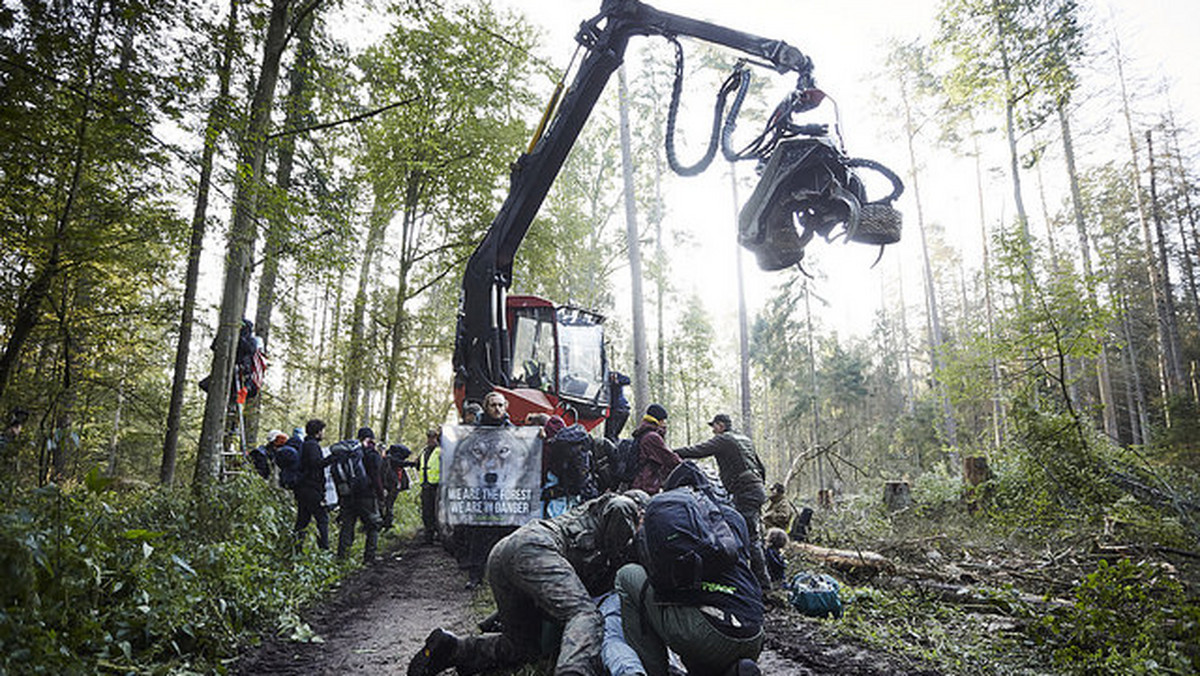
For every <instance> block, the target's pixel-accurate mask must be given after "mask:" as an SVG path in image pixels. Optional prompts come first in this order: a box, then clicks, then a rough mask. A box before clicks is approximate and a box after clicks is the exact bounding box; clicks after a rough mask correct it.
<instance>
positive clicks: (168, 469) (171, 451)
mask: <svg viewBox="0 0 1200 676" xmlns="http://www.w3.org/2000/svg"><path fill="white" fill-rule="evenodd" d="M237 26H238V0H230V2H229V16H228V17H227V19H226V24H225V31H224V35H223V36H222V40H221V44H222V48H221V57H220V61H219V62H218V65H217V95H216V97H215V98H214V99H213V102H212V105H211V106H210V107H209V111H208V121H207V123H206V125H205V128H204V146H203V148H202V150H201V151H200V176H199V179H198V180H197V182H196V203H195V206H194V207H193V209H192V228H191V238H190V240H189V243H188V257H187V271H186V272H185V273H184V282H183V284H184V287H183V303H182V308H181V309H180V317H179V340H178V342H177V343H176V345H175V369H174V371H173V374H174V375H173V377H172V378H171V398H170V403H169V405H168V408H167V430H166V434H165V435H164V436H163V447H162V463H161V465H160V469H159V475H158V480H159V482H161V483H162V484H164V485H170V484H171V483H173V482H174V481H175V464H176V458H177V457H178V455H179V427H180V421H181V419H182V417H183V395H184V389H185V388H186V387H187V383H188V379H187V367H188V357H189V355H190V354H191V346H192V328H193V320H194V318H195V314H196V290H197V288H198V287H199V283H200V255H201V254H202V253H203V251H204V235H205V232H206V231H207V230H208V198H209V192H210V191H211V190H212V174H213V163H214V159H215V157H216V154H217V145H218V142H219V141H220V137H221V134H222V132H223V131H225V129H226V128H227V127H228V124H229V119H228V117H229V106H230V97H229V82H230V79H231V78H230V74H231V72H232V69H233V56H234V52H235V51H236V50H237V46H238V30H237Z"/></svg>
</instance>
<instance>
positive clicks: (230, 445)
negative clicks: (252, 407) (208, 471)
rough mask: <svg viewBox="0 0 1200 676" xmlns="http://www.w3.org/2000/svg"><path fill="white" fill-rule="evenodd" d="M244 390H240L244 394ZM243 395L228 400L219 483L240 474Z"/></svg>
mask: <svg viewBox="0 0 1200 676" xmlns="http://www.w3.org/2000/svg"><path fill="white" fill-rule="evenodd" d="M244 391H245V390H242V392H244ZM245 401H246V400H245V395H244V394H243V393H239V394H238V396H236V397H231V398H230V399H229V407H228V408H227V409H225V436H224V437H223V438H222V440H221V469H220V472H221V473H220V476H221V481H224V480H225V479H227V478H229V477H231V476H236V475H238V474H241V473H242V471H243V469H244V466H245V463H244V460H245V457H246V415H245Z"/></svg>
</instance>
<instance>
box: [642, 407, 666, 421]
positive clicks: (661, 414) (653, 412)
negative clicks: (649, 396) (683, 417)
mask: <svg viewBox="0 0 1200 676" xmlns="http://www.w3.org/2000/svg"><path fill="white" fill-rule="evenodd" d="M646 415H648V416H650V417H651V418H654V419H655V420H657V421H659V422H662V421H664V420H666V419H667V409H665V408H663V407H662V405H661V404H650V405H649V406H647V407H646Z"/></svg>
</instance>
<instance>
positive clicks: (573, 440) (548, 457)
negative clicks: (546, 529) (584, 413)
mask: <svg viewBox="0 0 1200 676" xmlns="http://www.w3.org/2000/svg"><path fill="white" fill-rule="evenodd" d="M542 436H543V439H544V441H543V442H542V449H543V453H542V459H543V461H542V475H543V481H542V486H543V489H542V505H543V514H542V515H543V516H544V517H547V518H550V517H555V516H558V515H559V514H562V513H563V512H565V511H567V510H568V509H570V508H572V507H574V506H575V505H577V504H579V503H581V502H584V501H586V500H590V499H592V498H594V497H596V496H597V495H599V494H600V491H599V490H598V489H597V488H596V481H595V479H594V478H593V477H592V472H591V468H592V453H591V446H592V437H591V436H590V435H589V434H588V433H587V430H585V429H584V428H583V426H582V425H580V424H578V423H576V424H574V425H570V426H567V425H566V423H564V422H563V419H562V418H560V417H559V416H556V415H555V416H550V418H549V419H548V420H547V421H546V422H545V424H543V425H542Z"/></svg>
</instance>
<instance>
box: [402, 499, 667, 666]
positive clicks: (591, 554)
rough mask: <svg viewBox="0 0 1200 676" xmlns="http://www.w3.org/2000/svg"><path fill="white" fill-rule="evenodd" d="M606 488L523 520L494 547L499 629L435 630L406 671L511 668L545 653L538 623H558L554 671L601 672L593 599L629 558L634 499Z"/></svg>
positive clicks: (491, 575) (491, 559)
mask: <svg viewBox="0 0 1200 676" xmlns="http://www.w3.org/2000/svg"><path fill="white" fill-rule="evenodd" d="M631 493H632V494H631V495H623V494H620V495H619V494H615V493H606V494H604V495H602V496H600V497H598V498H595V499H594V500H590V501H588V502H585V503H583V504H581V505H579V506H578V507H576V508H575V509H572V510H570V511H569V512H567V513H566V514H564V515H562V516H560V517H558V518H556V519H538V520H535V521H531V522H529V523H527V524H525V525H524V526H521V527H520V528H519V529H517V530H516V531H515V532H513V533H512V534H510V535H508V536H506V537H505V538H503V539H502V540H500V542H498V543H497V544H496V546H495V547H494V548H493V549H492V551H491V554H490V555H489V556H488V559H487V580H488V583H489V584H490V585H491V588H492V596H493V598H494V599H495V601H496V609H497V616H498V620H499V624H500V628H501V630H502V633H499V634H486V635H483V636H471V637H463V638H459V637H457V636H455V635H454V634H451V633H450V632H448V631H445V630H443V629H440V628H439V629H435V630H434V631H433V632H432V633H431V634H430V635H429V637H428V638H427V639H426V641H425V646H424V647H423V648H422V649H421V650H420V652H418V653H417V654H416V655H415V656H414V657H413V658H412V661H410V662H409V665H408V676H433V675H434V674H437V673H440V672H441V671H442V670H444V669H447V668H449V667H455V668H456V669H457V670H458V673H460V674H476V673H480V672H483V671H489V670H493V669H500V668H511V667H516V666H519V665H521V664H526V663H529V662H532V661H534V660H536V659H538V658H539V657H540V656H541V655H542V647H543V646H542V640H541V639H542V629H543V627H542V622H543V619H544V618H545V619H548V620H550V621H551V622H553V623H554V624H555V625H557V626H559V627H561V629H562V640H561V643H560V646H559V651H558V661H557V665H556V668H555V673H558V674H598V673H599V665H600V660H601V646H602V644H603V637H604V621H603V618H602V616H601V613H600V610H599V609H598V608H597V606H596V603H595V601H593V598H594V597H595V596H598V595H600V594H602V593H604V592H606V591H608V590H610V589H612V585H613V576H614V574H615V573H616V571H617V569H618V568H619V567H620V566H621V565H623V564H624V563H626V562H628V561H630V560H632V558H633V535H634V532H635V531H636V529H637V524H638V517H639V507H638V500H641V499H643V496H644V494H641V495H639V494H637V493H633V492H631Z"/></svg>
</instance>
